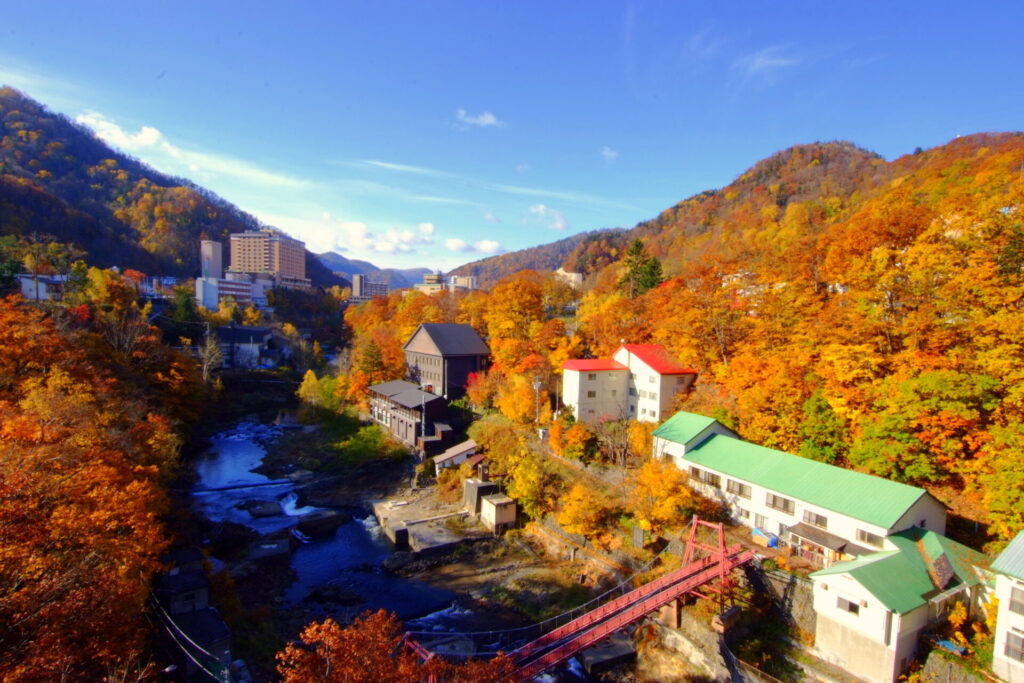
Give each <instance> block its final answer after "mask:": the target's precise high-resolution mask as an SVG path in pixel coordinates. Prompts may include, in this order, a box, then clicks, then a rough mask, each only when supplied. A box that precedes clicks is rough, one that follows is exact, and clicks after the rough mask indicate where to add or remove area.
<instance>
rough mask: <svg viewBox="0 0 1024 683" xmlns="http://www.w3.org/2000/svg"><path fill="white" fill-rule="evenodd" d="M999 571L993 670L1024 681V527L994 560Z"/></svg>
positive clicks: (1012, 682)
mask: <svg viewBox="0 0 1024 683" xmlns="http://www.w3.org/2000/svg"><path fill="white" fill-rule="evenodd" d="M992 571H993V572H994V573H995V575H996V593H995V594H996V599H997V600H998V601H999V613H998V615H997V617H996V637H995V650H994V651H993V653H992V672H993V673H994V674H995V675H996V676H999V677H1000V678H1001V679H1003V680H1004V681H1008V683H1024V531H1020V532H1018V533H1017V536H1016V537H1015V538H1014V539H1013V540H1012V541H1010V545H1008V546H1006V549H1005V550H1004V551H1003V552H1002V553H1000V555H999V557H997V558H996V560H995V562H993V563H992Z"/></svg>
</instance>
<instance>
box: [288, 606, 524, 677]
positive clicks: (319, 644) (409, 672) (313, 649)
mask: <svg viewBox="0 0 1024 683" xmlns="http://www.w3.org/2000/svg"><path fill="white" fill-rule="evenodd" d="M403 636H404V633H403V631H402V624H401V622H399V621H398V619H397V618H396V617H395V615H394V614H391V613H389V612H386V611H384V610H378V611H377V612H372V613H371V612H366V613H364V614H363V615H362V616H359V617H356V619H355V621H354V622H353V623H352V625H350V626H348V627H344V628H343V627H341V626H340V625H339V624H338V623H337V622H335V621H334V620H333V619H326V620H325V621H323V622H313V623H311V624H309V625H308V626H306V628H305V629H304V630H303V631H302V634H301V643H290V644H289V645H288V646H287V647H286V648H285V649H284V650H282V651H281V652H279V653H278V655H277V661H278V665H277V669H278V673H280V674H281V680H282V681H284V682H285V683H308V682H309V681H318V682H320V683H419V681H423V680H427V678H428V677H432V680H439V681H468V680H472V681H479V682H481V683H491V682H497V681H500V680H504V679H505V678H506V677H507V676H508V674H509V673H511V670H512V666H511V663H510V661H509V660H508V659H507V658H505V657H503V656H498V657H496V658H494V659H492V660H490V661H479V662H469V663H465V664H452V663H450V662H447V661H445V660H443V659H441V658H433V659H431V660H430V661H426V662H424V661H422V660H421V659H420V657H419V656H418V655H417V654H416V653H414V652H413V650H412V649H410V648H408V647H406V646H405V644H404V642H403Z"/></svg>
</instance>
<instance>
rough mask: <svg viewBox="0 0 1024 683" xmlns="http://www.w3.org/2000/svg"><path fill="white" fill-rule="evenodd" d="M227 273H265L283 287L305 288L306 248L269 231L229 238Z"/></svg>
mask: <svg viewBox="0 0 1024 683" xmlns="http://www.w3.org/2000/svg"><path fill="white" fill-rule="evenodd" d="M229 270H231V271H238V272H242V273H266V274H269V275H272V276H274V278H275V280H276V281H277V284H278V285H280V286H283V287H295V288H306V287H309V286H310V282H309V280H308V279H307V278H306V245H305V243H304V242H301V241H299V240H297V239H293V238H291V237H289V236H287V235H284V234H282V233H279V232H275V231H273V230H259V231H246V232H238V233H234V234H232V235H231V266H230V269H229Z"/></svg>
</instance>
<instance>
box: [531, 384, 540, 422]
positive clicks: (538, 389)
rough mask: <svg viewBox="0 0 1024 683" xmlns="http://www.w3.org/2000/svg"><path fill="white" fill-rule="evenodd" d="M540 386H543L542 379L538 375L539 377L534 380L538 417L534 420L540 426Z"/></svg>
mask: <svg viewBox="0 0 1024 683" xmlns="http://www.w3.org/2000/svg"><path fill="white" fill-rule="evenodd" d="M540 387H541V381H540V377H538V378H537V379H535V380H533V393H534V394H535V395H536V397H537V417H536V419H535V420H534V422H535V423H536V425H537V426H538V427H540Z"/></svg>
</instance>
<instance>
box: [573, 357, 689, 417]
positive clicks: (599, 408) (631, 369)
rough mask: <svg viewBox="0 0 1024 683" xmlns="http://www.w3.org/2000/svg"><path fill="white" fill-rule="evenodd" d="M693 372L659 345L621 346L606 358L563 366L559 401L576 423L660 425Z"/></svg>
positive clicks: (574, 361) (574, 362)
mask: <svg viewBox="0 0 1024 683" xmlns="http://www.w3.org/2000/svg"><path fill="white" fill-rule="evenodd" d="M696 379H697V371H696V370H692V369H690V368H686V367H684V366H682V365H681V364H679V363H678V362H677V361H676V360H675V359H673V358H672V357H671V356H670V355H669V354H668V351H667V350H666V349H665V347H663V346H661V345H659V344H623V345H622V346H620V347H619V348H618V350H616V351H615V353H614V354H613V355H612V357H611V358H595V359H581V360H569V361H566V362H565V363H564V364H563V365H562V402H563V403H564V404H565V405H566V406H568V407H570V408H571V409H572V411H573V415H575V417H576V419H577V420H581V421H583V422H586V423H589V424H595V423H597V422H602V421H605V420H625V419H629V420H638V421H640V422H660V421H661V420H662V419H664V418H665V417H666V416H667V414H668V412H669V411H670V410H671V409H672V404H673V402H674V401H675V398H676V396H677V395H678V394H680V393H682V392H685V391H688V390H689V389H690V387H691V386H693V383H694V381H695V380H696Z"/></svg>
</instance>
